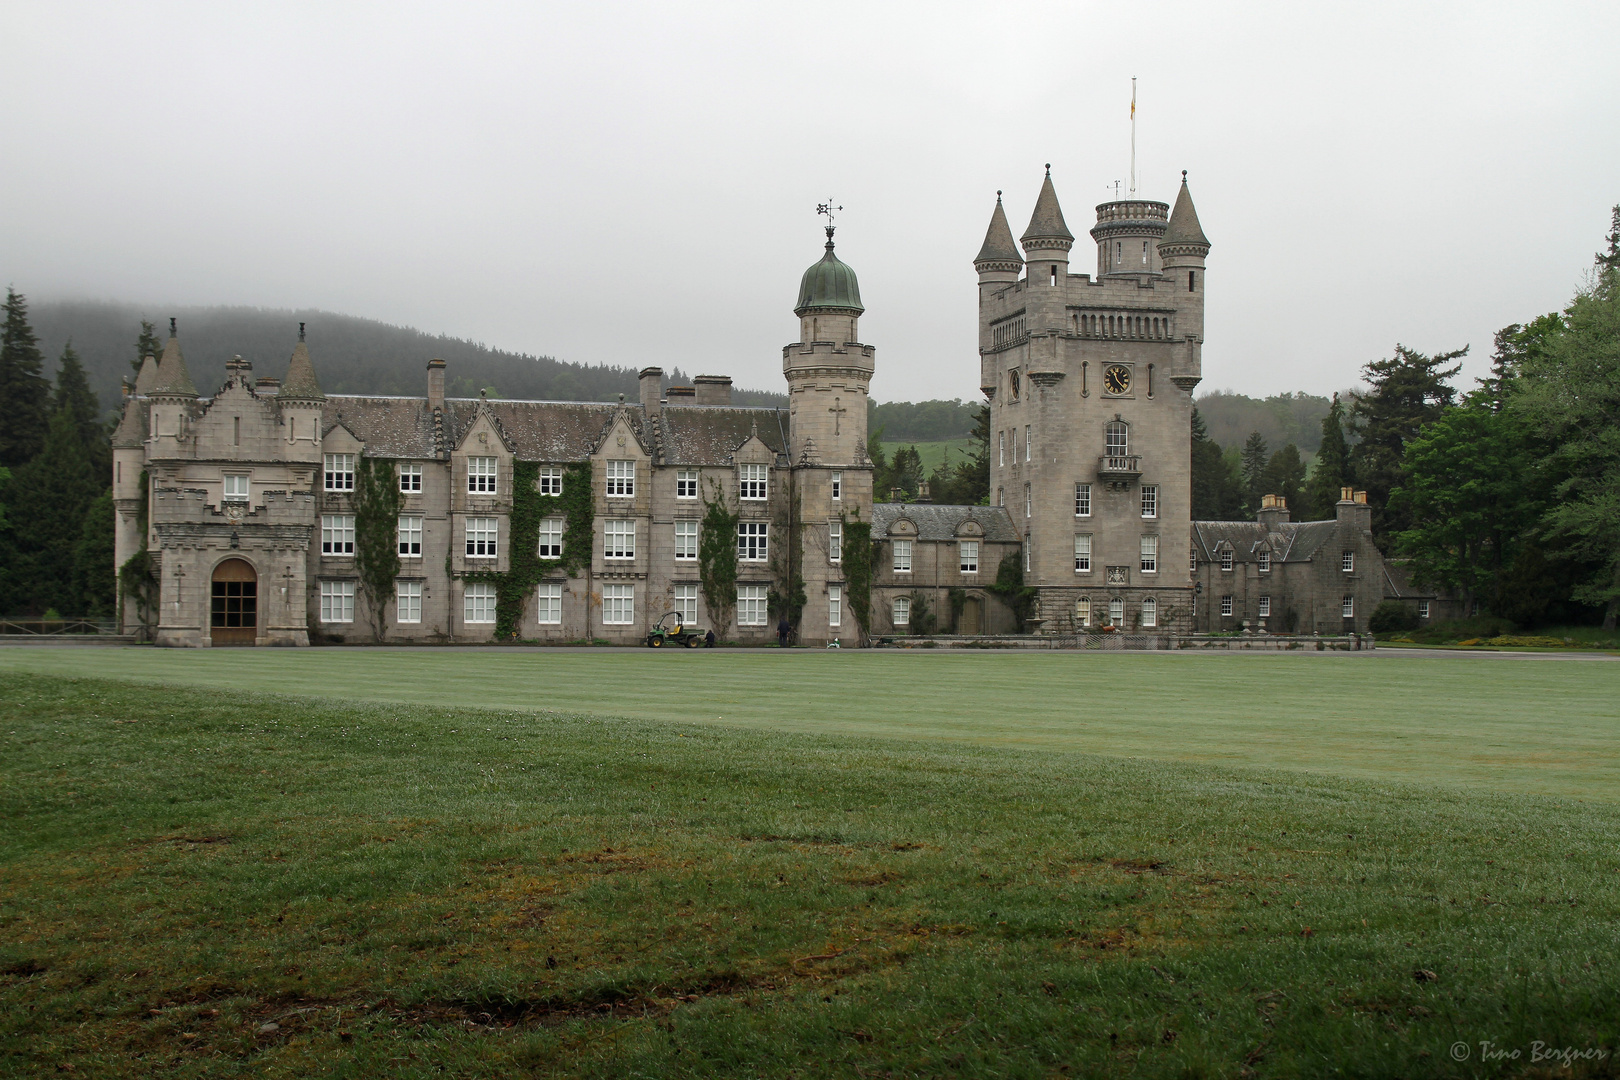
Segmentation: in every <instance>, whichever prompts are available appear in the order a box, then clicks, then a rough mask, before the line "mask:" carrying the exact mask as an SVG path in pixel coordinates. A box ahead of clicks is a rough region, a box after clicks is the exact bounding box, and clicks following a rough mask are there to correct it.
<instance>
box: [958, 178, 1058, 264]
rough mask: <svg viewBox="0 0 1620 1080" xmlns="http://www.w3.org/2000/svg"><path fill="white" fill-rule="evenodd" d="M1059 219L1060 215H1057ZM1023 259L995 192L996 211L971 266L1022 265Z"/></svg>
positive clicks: (1005, 213) (998, 196)
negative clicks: (1010, 263) (985, 264)
mask: <svg viewBox="0 0 1620 1080" xmlns="http://www.w3.org/2000/svg"><path fill="white" fill-rule="evenodd" d="M1059 217H1060V218H1061V214H1060V215H1059ZM1023 261H1024V257H1023V255H1022V254H1021V253H1020V252H1019V250H1018V245H1017V244H1016V243H1014V242H1013V234H1012V226H1010V225H1008V224H1007V211H1006V210H1004V209H1002V207H1001V192H999V191H998V192H996V209H995V212H994V213H992V214H991V215H990V228H988V229H986V230H985V233H984V246H983V247H981V248H980V249H979V254H978V255H976V256H975V257H974V259H973V265H975V266H977V265H978V264H979V263H986V262H1015V263H1020V264H1021V263H1023Z"/></svg>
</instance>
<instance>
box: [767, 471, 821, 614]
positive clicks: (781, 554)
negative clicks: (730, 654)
mask: <svg viewBox="0 0 1620 1080" xmlns="http://www.w3.org/2000/svg"><path fill="white" fill-rule="evenodd" d="M798 509H799V494H798V492H797V491H794V490H792V489H791V488H790V489H789V498H788V499H787V500H784V501H783V502H782V503H781V504H780V505H779V506H778V507H777V510H776V514H775V516H774V518H773V520H772V523H771V531H772V532H774V533H775V534H776V538H775V542H774V543H772V544H771V587H770V589H769V590H767V591H766V594H765V606H766V608H767V609H768V610H769V611H770V612H771V614H773V615H776V616H777V617H778V618H781V617H783V616H785V617H786V618H787V621H788V622H789V623H790V624H792V625H793V626H795V627H797V626H798V625H799V616H800V615H802V614H803V613H804V606H805V605H806V604H808V603H809V602H810V598H809V597H808V596H806V595H805V591H804V574H803V565H804V552H803V550H802V549H801V547H800V545H799V536H798V532H799V530H798V529H796V528H794V519H795V518H796V517H797V516H798V514H797V511H798Z"/></svg>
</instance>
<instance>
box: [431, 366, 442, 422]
mask: <svg viewBox="0 0 1620 1080" xmlns="http://www.w3.org/2000/svg"><path fill="white" fill-rule="evenodd" d="M442 408H444V361H443V360H440V359H439V358H438V357H437V356H435V357H434V358H433V359H432V360H429V361H428V411H429V412H431V411H433V410H434V409H442Z"/></svg>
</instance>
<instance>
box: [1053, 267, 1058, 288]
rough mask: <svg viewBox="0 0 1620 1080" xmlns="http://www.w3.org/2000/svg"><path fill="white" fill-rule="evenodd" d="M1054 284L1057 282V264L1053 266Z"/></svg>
mask: <svg viewBox="0 0 1620 1080" xmlns="http://www.w3.org/2000/svg"><path fill="white" fill-rule="evenodd" d="M1052 284H1053V285H1056V284H1057V266H1056V265H1054V266H1053V267H1052Z"/></svg>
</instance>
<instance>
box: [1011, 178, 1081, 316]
mask: <svg viewBox="0 0 1620 1080" xmlns="http://www.w3.org/2000/svg"><path fill="white" fill-rule="evenodd" d="M1023 243H1024V258H1025V259H1026V260H1027V261H1028V264H1029V284H1030V287H1031V288H1035V287H1038V286H1042V285H1045V286H1063V285H1064V284H1065V281H1064V279H1065V277H1067V275H1068V273H1069V249H1070V248H1072V247H1074V233H1072V232H1070V231H1069V226H1068V225H1067V224H1066V223H1065V222H1064V220H1063V208H1062V207H1061V206H1059V205H1058V197H1057V190H1056V189H1055V188H1053V187H1052V166H1051V165H1047V167H1046V180H1045V181H1044V182H1043V183H1042V184H1041V194H1040V196H1039V197H1038V198H1036V200H1035V212H1034V213H1033V214H1031V215H1030V218H1029V228H1027V229H1025V230H1024V235H1023Z"/></svg>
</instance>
